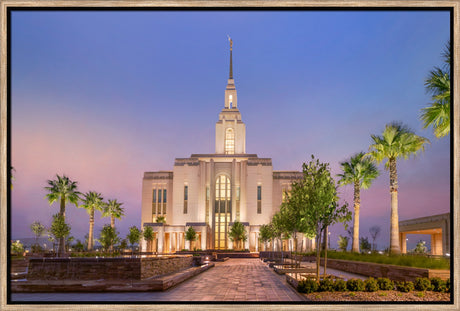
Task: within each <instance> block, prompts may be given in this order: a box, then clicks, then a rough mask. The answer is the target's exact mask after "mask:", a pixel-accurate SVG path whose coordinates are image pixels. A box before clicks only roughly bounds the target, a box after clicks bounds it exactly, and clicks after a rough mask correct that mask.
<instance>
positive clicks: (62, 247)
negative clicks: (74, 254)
mask: <svg viewBox="0 0 460 311" xmlns="http://www.w3.org/2000/svg"><path fill="white" fill-rule="evenodd" d="M59 214H61V216H62V217H64V220H65V195H61V206H60V210H59ZM64 250H65V238H64V237H62V238H59V247H58V256H59V257H60V256H61V255H62V253H63V252H64Z"/></svg>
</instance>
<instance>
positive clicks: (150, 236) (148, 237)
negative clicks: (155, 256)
mask: <svg viewBox="0 0 460 311" xmlns="http://www.w3.org/2000/svg"><path fill="white" fill-rule="evenodd" d="M142 236H143V238H144V240H145V241H147V252H151V251H152V241H153V240H154V239H155V232H153V228H152V227H150V226H148V227H145V228H144V231H143V232H142Z"/></svg>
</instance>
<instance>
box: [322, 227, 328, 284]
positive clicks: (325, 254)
mask: <svg viewBox="0 0 460 311" xmlns="http://www.w3.org/2000/svg"><path fill="white" fill-rule="evenodd" d="M325 232H328V227H326V230H325ZM326 239H327V235H326ZM326 266H327V241H326V248H325V249H324V269H323V276H324V277H326V274H327V273H326Z"/></svg>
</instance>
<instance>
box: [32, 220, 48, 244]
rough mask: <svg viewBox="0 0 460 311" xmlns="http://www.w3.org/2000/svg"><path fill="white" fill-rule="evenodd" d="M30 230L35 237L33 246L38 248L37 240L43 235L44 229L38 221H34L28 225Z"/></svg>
mask: <svg viewBox="0 0 460 311" xmlns="http://www.w3.org/2000/svg"><path fill="white" fill-rule="evenodd" d="M30 230H32V232H33V233H34V235H35V245H36V246H38V238H40V237H41V236H42V235H43V233H45V231H46V228H45V226H44V225H42V224H41V223H40V222H39V221H34V222H33V223H32V224H31V225H30Z"/></svg>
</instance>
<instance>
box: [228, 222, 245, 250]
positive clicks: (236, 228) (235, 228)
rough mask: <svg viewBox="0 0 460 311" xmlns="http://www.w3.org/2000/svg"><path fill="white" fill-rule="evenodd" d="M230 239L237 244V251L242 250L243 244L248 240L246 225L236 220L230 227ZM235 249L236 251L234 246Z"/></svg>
mask: <svg viewBox="0 0 460 311" xmlns="http://www.w3.org/2000/svg"><path fill="white" fill-rule="evenodd" d="M228 237H229V238H230V241H232V242H235V243H236V245H237V247H236V249H242V247H241V242H246V240H247V239H248V236H247V235H246V230H245V229H244V225H243V224H242V223H241V222H239V221H238V220H235V222H234V223H233V225H232V226H231V227H230V231H229V233H228ZM233 249H235V246H233Z"/></svg>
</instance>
